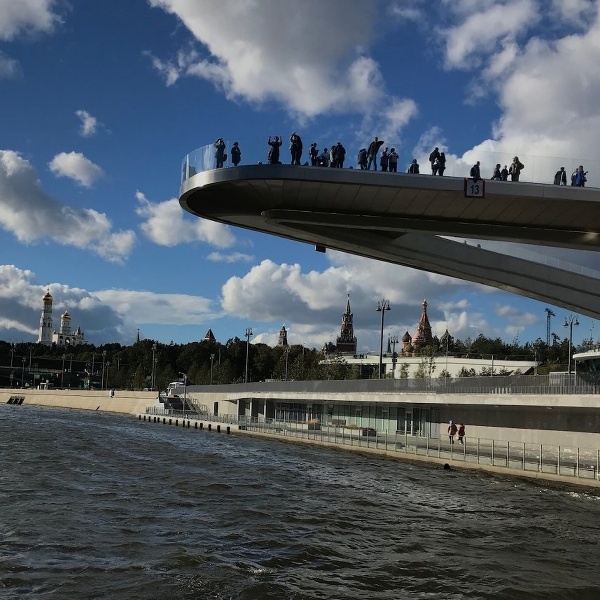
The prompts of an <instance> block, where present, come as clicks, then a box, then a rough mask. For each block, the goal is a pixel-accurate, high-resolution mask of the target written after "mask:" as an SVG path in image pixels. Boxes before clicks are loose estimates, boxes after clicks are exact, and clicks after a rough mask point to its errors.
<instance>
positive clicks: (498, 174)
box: [492, 163, 502, 181]
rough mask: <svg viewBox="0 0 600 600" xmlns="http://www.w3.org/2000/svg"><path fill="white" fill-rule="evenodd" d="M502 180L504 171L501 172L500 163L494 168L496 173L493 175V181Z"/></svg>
mask: <svg viewBox="0 0 600 600" xmlns="http://www.w3.org/2000/svg"><path fill="white" fill-rule="evenodd" d="M494 180H496V181H502V173H501V172H500V163H498V164H497V165H496V167H495V168H494V174H493V175H492V181H494Z"/></svg>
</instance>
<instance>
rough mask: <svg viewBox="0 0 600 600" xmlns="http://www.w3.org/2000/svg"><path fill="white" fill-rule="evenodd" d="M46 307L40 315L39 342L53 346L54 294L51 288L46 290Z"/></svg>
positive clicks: (44, 300) (44, 299)
mask: <svg viewBox="0 0 600 600" xmlns="http://www.w3.org/2000/svg"><path fill="white" fill-rule="evenodd" d="M43 302H44V308H43V309H42V316H41V317H40V331H39V334H38V344H44V346H52V333H53V328H52V295H51V294H50V290H48V292H46V295H45V296H44V298H43Z"/></svg>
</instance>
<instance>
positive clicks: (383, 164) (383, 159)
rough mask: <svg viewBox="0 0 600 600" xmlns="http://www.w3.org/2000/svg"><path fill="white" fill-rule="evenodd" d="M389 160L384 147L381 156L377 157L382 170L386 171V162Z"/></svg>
mask: <svg viewBox="0 0 600 600" xmlns="http://www.w3.org/2000/svg"><path fill="white" fill-rule="evenodd" d="M389 161H390V155H389V153H388V149H387V148H384V149H383V150H382V151H381V156H380V157H379V166H380V167H381V170H382V171H387V170H388V163H389Z"/></svg>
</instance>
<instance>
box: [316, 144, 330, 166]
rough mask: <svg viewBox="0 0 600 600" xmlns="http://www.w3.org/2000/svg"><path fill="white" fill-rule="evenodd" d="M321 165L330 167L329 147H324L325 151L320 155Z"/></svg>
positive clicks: (319, 163) (319, 162)
mask: <svg viewBox="0 0 600 600" xmlns="http://www.w3.org/2000/svg"><path fill="white" fill-rule="evenodd" d="M317 164H318V165H319V167H328V166H329V150H327V148H323V152H321V154H320V155H319V160H318V162H317Z"/></svg>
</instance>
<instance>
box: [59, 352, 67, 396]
mask: <svg viewBox="0 0 600 600" xmlns="http://www.w3.org/2000/svg"><path fill="white" fill-rule="evenodd" d="M66 357H67V355H66V354H65V353H63V362H62V371H61V372H60V387H61V388H64V387H65V358H66Z"/></svg>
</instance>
